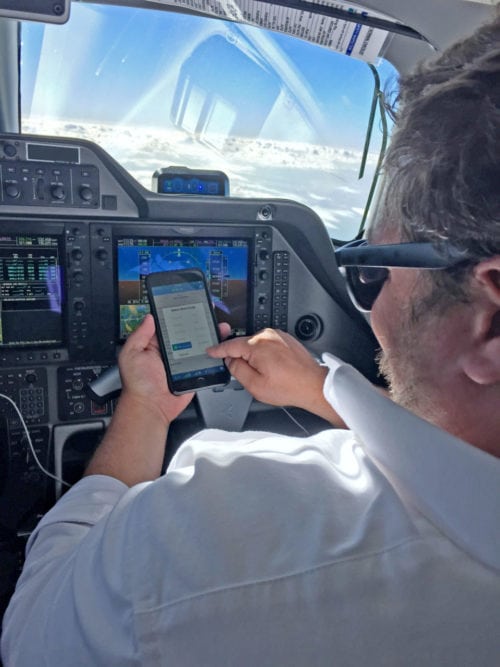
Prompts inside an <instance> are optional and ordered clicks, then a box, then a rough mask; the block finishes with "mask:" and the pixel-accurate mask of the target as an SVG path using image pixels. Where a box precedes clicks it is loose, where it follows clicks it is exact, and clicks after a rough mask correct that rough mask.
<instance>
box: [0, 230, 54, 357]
mask: <svg viewBox="0 0 500 667" xmlns="http://www.w3.org/2000/svg"><path fill="white" fill-rule="evenodd" d="M60 258H61V253H60V247H59V239H58V237H57V236H50V235H39V234H33V235H31V234H28V235H14V234H12V235H1V236H0V346H1V347H18V346H39V345H61V343H62V342H63V318H62V281H61V260H60Z"/></svg>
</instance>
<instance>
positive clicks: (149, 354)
mask: <svg viewBox="0 0 500 667" xmlns="http://www.w3.org/2000/svg"><path fill="white" fill-rule="evenodd" d="M119 366H120V375H121V379H122V385H123V390H122V393H121V396H120V399H119V401H118V405H117V407H116V410H115V413H114V414H113V418H112V420H111V423H110V425H109V427H108V429H107V431H106V434H105V436H104V438H103V440H102V442H101V444H100V445H99V447H98V448H97V449H96V451H95V453H94V456H93V457H92V460H91V461H90V463H89V465H88V467H87V470H86V471H85V475H109V476H110V477H115V478H116V479H119V480H121V481H122V482H124V483H125V484H128V485H129V486H132V485H134V484H138V483H140V482H145V481H147V480H152V479H156V477H158V476H159V474H160V472H161V465H162V461H163V454H164V451H165V442H166V439H167V433H168V427H169V425H170V422H171V421H172V420H173V419H175V417H177V415H179V414H180V413H181V412H182V411H183V410H184V408H185V407H186V406H187V405H188V403H189V401H190V400H191V399H192V397H193V394H183V395H182V396H174V395H173V394H171V393H170V391H169V389H168V385H167V378H166V376H165V368H164V366H163V361H162V359H161V357H160V352H159V349H158V341H157V340H156V336H155V323H154V320H153V317H152V316H151V315H146V317H145V318H144V321H143V322H142V323H141V325H140V326H139V327H138V328H137V329H136V330H135V331H134V333H132V334H131V335H130V336H129V338H128V340H127V342H126V343H125V346H124V347H123V350H122V351H121V354H120V358H119Z"/></svg>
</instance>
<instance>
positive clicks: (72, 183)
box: [0, 144, 99, 208]
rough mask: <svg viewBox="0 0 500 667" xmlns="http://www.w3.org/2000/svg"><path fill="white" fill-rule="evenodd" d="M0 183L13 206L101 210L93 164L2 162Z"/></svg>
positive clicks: (97, 174)
mask: <svg viewBox="0 0 500 667" xmlns="http://www.w3.org/2000/svg"><path fill="white" fill-rule="evenodd" d="M9 145H11V144H8V145H7V147H8V146H9ZM5 148H6V146H4V150H5ZM0 182H1V185H2V189H1V195H2V200H3V201H5V202H6V203H7V202H8V203H9V204H10V205H12V206H18V207H19V206H40V207H46V208H56V207H58V206H66V207H71V208H97V207H98V205H99V173H98V170H97V169H96V167H94V166H93V165H80V164H79V165H66V164H61V165H57V166H54V165H53V164H47V163H46V162H36V161H35V162H27V161H24V160H16V161H11V162H4V163H0Z"/></svg>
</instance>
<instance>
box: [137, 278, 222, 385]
mask: <svg viewBox="0 0 500 667" xmlns="http://www.w3.org/2000/svg"><path fill="white" fill-rule="evenodd" d="M146 288H147V292H148V298H149V305H150V307H151V312H152V314H153V317H154V318H155V323H156V336H157V338H158V342H159V345H160V351H161V355H162V358H163V363H164V364H165V370H166V372H167V382H168V386H169V388H170V391H171V392H172V393H173V394H185V393H187V392H191V391H198V390H199V389H205V388H206V387H215V386H220V385H225V384H227V383H228V382H229V380H230V379H231V374H230V373H229V371H228V369H227V368H226V366H225V364H224V362H223V361H222V360H221V359H212V358H211V357H209V356H208V355H207V353H206V351H205V350H206V348H207V347H210V346H211V345H216V344H217V343H218V342H220V335H219V328H218V326H217V322H216V320H215V315H214V311H213V307H212V303H211V300H210V295H209V293H208V288H207V282H206V279H205V275H204V273H203V271H200V270H199V269H179V270H175V271H160V272H158V273H150V274H149V275H148V276H147V277H146Z"/></svg>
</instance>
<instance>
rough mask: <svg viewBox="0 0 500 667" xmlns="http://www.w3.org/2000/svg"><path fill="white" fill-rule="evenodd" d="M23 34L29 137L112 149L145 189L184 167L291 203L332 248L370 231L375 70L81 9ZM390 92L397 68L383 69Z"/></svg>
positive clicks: (195, 20) (305, 48)
mask: <svg viewBox="0 0 500 667" xmlns="http://www.w3.org/2000/svg"><path fill="white" fill-rule="evenodd" d="M71 12H72V13H71V18H70V20H69V22H68V23H66V24H65V25H62V26H61V25H43V24H38V23H28V22H26V23H24V24H23V25H22V51H21V114H22V131H23V132H25V133H35V134H46V135H63V136H77V137H80V138H83V139H90V140H92V141H95V142H96V143H98V144H99V145H101V146H102V147H103V148H104V149H105V150H107V151H108V152H109V153H110V154H111V155H112V156H113V157H114V158H115V159H116V160H117V161H118V162H120V163H121V164H122V166H124V167H125V168H126V169H127V170H128V171H129V172H130V173H131V174H132V176H134V178H136V179H137V180H138V181H139V182H140V183H141V184H142V185H143V186H145V187H146V188H150V189H151V188H152V177H153V174H154V172H155V171H157V170H160V169H162V168H165V167H169V166H172V165H176V166H184V167H189V168H191V169H195V170H201V171H203V170H221V171H223V172H224V173H225V174H226V175H227V177H228V179H229V188H230V195H231V196H235V197H266V198H275V197H279V198H289V199H293V200H295V201H300V202H301V203H304V204H306V205H308V206H310V207H311V208H312V209H314V210H315V211H316V213H317V214H318V215H319V216H320V217H321V219H322V220H323V222H324V223H325V225H326V226H327V228H328V230H329V233H330V235H331V236H332V237H333V238H336V239H341V240H347V239H351V238H353V237H354V236H355V235H356V234H357V232H358V230H359V226H360V222H361V219H362V216H363V211H364V208H365V205H366V201H367V197H368V192H369V190H370V186H371V182H372V179H373V176H374V171H375V167H376V164H377V161H378V156H379V149H380V144H381V132H380V122H379V120H378V118H376V120H375V127H374V132H373V135H372V139H371V142H370V149H369V154H368V159H367V165H366V169H365V175H364V177H363V178H362V179H359V178H358V173H359V169H360V163H361V155H362V150H363V146H364V142H365V137H366V133H367V126H368V118H369V114H370V106H371V102H372V97H373V90H374V76H373V73H372V71H371V70H370V67H369V66H368V65H367V64H366V63H364V62H362V61H359V60H354V59H352V58H349V57H346V56H344V55H341V54H338V53H335V52H333V51H330V50H328V49H326V48H323V47H319V46H316V45H312V44H310V43H308V42H306V41H303V40H300V39H297V38H294V37H290V36H288V35H283V34H280V33H276V32H271V31H265V30H262V29H259V28H253V27H249V26H245V25H240V24H236V23H231V22H227V21H221V20H218V19H210V18H204V17H196V16H191V15H186V14H177V13H171V12H166V11H157V10H149V9H140V8H132V7H119V6H101V5H98V4H92V5H91V4H80V3H73V5H72V10H71ZM376 67H377V70H378V73H379V76H380V78H381V81H382V87H383V86H384V84H385V82H387V81H388V79H394V74H395V72H394V69H393V68H392V67H391V65H390V64H389V63H387V62H386V61H384V60H382V59H380V61H379V62H377V63H376Z"/></svg>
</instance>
